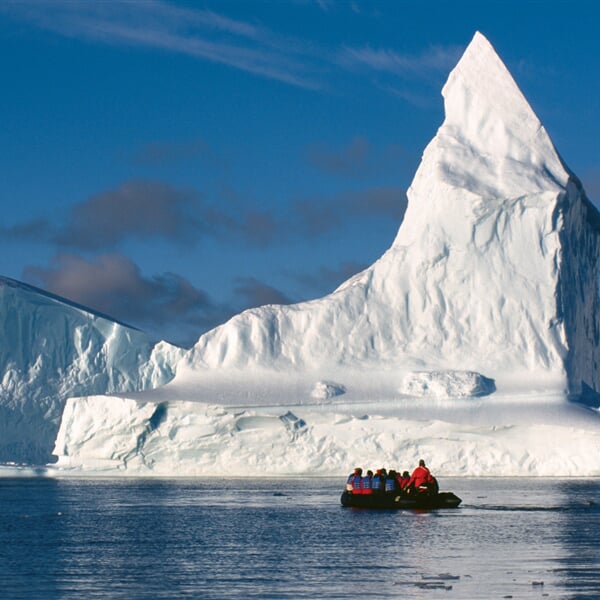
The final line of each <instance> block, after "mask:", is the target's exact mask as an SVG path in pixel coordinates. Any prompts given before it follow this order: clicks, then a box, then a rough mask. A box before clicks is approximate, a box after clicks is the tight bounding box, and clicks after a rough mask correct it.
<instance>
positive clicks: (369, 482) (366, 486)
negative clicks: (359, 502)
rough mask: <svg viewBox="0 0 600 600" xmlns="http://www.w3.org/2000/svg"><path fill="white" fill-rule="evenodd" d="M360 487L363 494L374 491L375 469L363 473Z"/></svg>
mask: <svg viewBox="0 0 600 600" xmlns="http://www.w3.org/2000/svg"><path fill="white" fill-rule="evenodd" d="M360 488H361V493H362V494H372V493H373V471H371V470H368V471H367V474H366V475H363V476H362V478H361V480H360Z"/></svg>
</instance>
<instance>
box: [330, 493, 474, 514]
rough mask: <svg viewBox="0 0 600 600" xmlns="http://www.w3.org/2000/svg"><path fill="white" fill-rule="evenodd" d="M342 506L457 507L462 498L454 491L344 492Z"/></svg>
mask: <svg viewBox="0 0 600 600" xmlns="http://www.w3.org/2000/svg"><path fill="white" fill-rule="evenodd" d="M341 502H342V506H348V507H352V508H383V509H396V510H397V509H405V510H419V509H422V510H431V509H436V508H457V507H458V505H459V504H460V503H461V502H462V500H461V499H460V498H459V497H458V496H457V495H456V494H453V493H452V492H439V493H437V494H430V493H425V492H414V493H412V494H399V493H393V494H352V493H351V492H343V493H342V497H341Z"/></svg>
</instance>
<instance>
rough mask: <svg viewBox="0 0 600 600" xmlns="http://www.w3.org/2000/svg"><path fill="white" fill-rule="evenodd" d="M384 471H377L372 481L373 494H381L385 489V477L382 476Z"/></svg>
mask: <svg viewBox="0 0 600 600" xmlns="http://www.w3.org/2000/svg"><path fill="white" fill-rule="evenodd" d="M381 471H382V469H377V471H375V475H373V479H372V480H371V489H372V493H373V494H381V493H382V492H383V490H384V488H385V477H384V476H383V475H382V474H381Z"/></svg>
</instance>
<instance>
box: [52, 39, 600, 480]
mask: <svg viewBox="0 0 600 600" xmlns="http://www.w3.org/2000/svg"><path fill="white" fill-rule="evenodd" d="M443 96H444V103H445V111H446V118H445V120H444V123H443V124H442V125H441V127H440V128H439V130H438V131H437V134H436V135H435V137H434V138H433V140H432V141H431V142H430V143H429V145H428V146H427V148H426V149H425V151H424V154H423V159H422V162H421V165H420V166H419V169H418V171H417V173H416V175H415V178H414V180H413V183H412V185H411V187H410V189H409V190H408V199H409V202H408V208H407V211H406V214H405V217H404V221H403V223H402V224H401V226H400V229H399V231H398V234H397V237H396V239H395V240H394V242H393V244H392V246H391V248H390V249H389V250H388V251H387V252H386V253H385V254H384V255H383V256H382V257H381V258H380V259H379V260H378V261H377V262H375V263H374V264H373V265H371V266H370V267H369V268H367V269H366V270H365V271H363V272H362V273H359V274H357V275H356V276H354V277H353V278H351V279H350V280H348V281H347V282H345V283H344V284H342V285H341V286H340V287H339V288H338V289H337V290H336V291H335V292H333V293H332V294H330V295H328V296H326V297H324V298H320V299H318V300H314V301H311V302H305V303H301V304H297V305H291V306H274V305H272V306H264V307H260V308H255V309H251V310H248V311H245V312H243V313H241V314H240V315H237V316H236V317H234V318H233V319H231V320H230V321H229V322H228V323H226V324H224V325H222V326H220V327H218V328H216V329H214V330H212V331H210V332H208V333H206V334H205V335H203V336H202V337H200V339H199V340H198V342H197V344H196V345H195V346H194V348H193V349H192V350H191V351H190V352H189V353H188V354H186V355H185V357H184V358H183V359H182V361H181V362H180V363H179V364H178V365H177V373H176V375H175V377H174V378H173V380H172V381H170V382H169V383H167V384H166V385H164V386H162V387H158V388H156V389H153V390H148V391H145V392H140V393H135V394H130V393H126V394H119V395H115V394H112V395H110V396H92V395H88V396H83V397H79V398H70V399H69V400H68V401H67V403H66V406H65V409H64V412H63V416H62V421H61V425H60V430H59V432H58V435H57V438H56V444H55V448H54V454H55V455H56V456H57V457H58V463H57V464H56V465H55V466H54V467H52V469H51V470H53V472H55V473H60V474H63V475H65V474H69V473H77V474H81V473H96V474H97V473H103V474H111V475H112V474H125V475H170V476H172V475H223V474H229V475H256V474H259V475H267V474H268V475H289V474H312V475H340V476H341V475H343V474H345V473H346V472H347V471H348V470H349V469H350V468H352V467H354V466H356V465H358V464H360V465H363V466H364V467H371V468H372V467H376V466H387V467H393V468H396V470H405V469H408V470H410V469H411V467H412V466H414V465H415V464H416V462H417V460H418V459H419V458H425V459H426V461H427V463H428V464H429V465H430V466H431V468H432V469H433V471H434V472H435V473H436V474H437V475H441V476H443V475H506V476H508V475H510V476H517V475H537V476H546V475H560V476H567V475H568V476H599V475H600V464H599V463H598V461H597V457H598V455H599V454H598V451H599V450H600V417H599V415H598V411H597V410H595V409H594V408H593V405H597V402H596V399H597V397H598V396H597V392H598V391H600V369H599V368H598V361H599V342H600V321H599V319H600V310H599V305H598V304H599V297H598V277H599V273H598V256H599V250H600V248H599V236H598V231H599V229H598V224H599V223H600V219H599V216H600V215H598V213H597V211H596V210H595V208H594V207H593V206H592V205H591V203H590V202H589V200H588V199H587V198H586V196H585V192H584V191H583V189H582V187H581V184H580V183H579V181H578V180H577V178H576V177H575V176H574V175H573V174H572V173H571V172H570V171H569V169H568V168H567V167H566V166H565V165H564V164H563V161H562V160H561V158H560V156H559V155H558V153H557V152H556V150H555V148H554V146H553V144H552V142H551V140H550V138H549V136H548V134H547V132H546V131H545V129H544V127H543V126H542V124H541V123H540V122H539V119H538V118H537V116H536V115H535V113H534V112H533V110H532V109H531V107H530V106H529V104H528V103H527V101H526V100H525V98H524V97H523V95H522V93H521V92H520V90H519V88H518V86H517V85H516V83H515V82H514V80H513V78H512V76H511V75H510V73H509V72H508V71H507V69H506V67H505V66H504V65H503V63H502V61H501V60H500V59H499V57H498V56H497V54H496V52H495V51H494V49H493V48H492V47H491V45H490V44H489V42H488V41H487V40H486V39H485V38H484V37H483V36H482V35H481V34H479V33H477V34H476V35H475V37H474V38H473V41H472V42H471V44H470V45H469V46H468V48H467V49H466V51H465V53H464V55H463V57H462V58H461V60H460V61H459V63H458V65H457V66H456V67H455V69H454V70H453V71H452V73H451V74H450V76H449V78H448V81H447V83H446V85H445V86H444V89H443ZM580 402H583V403H587V405H588V406H585V405H584V404H581V403H580Z"/></svg>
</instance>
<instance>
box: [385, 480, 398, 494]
mask: <svg viewBox="0 0 600 600" xmlns="http://www.w3.org/2000/svg"><path fill="white" fill-rule="evenodd" d="M397 486H398V482H397V481H396V478H395V477H386V479H385V491H386V492H395V491H396V490H397V489H398V487H397Z"/></svg>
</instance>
